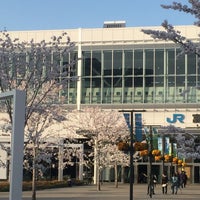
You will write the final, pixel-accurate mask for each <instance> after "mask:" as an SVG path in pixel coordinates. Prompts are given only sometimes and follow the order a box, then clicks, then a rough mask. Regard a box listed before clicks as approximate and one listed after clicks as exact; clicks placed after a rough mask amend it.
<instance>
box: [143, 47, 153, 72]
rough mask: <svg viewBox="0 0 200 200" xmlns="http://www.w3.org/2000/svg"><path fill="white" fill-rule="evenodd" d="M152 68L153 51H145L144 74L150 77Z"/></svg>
mask: <svg viewBox="0 0 200 200" xmlns="http://www.w3.org/2000/svg"><path fill="white" fill-rule="evenodd" d="M153 68H154V50H153V49H147V50H145V74H146V75H152V74H153Z"/></svg>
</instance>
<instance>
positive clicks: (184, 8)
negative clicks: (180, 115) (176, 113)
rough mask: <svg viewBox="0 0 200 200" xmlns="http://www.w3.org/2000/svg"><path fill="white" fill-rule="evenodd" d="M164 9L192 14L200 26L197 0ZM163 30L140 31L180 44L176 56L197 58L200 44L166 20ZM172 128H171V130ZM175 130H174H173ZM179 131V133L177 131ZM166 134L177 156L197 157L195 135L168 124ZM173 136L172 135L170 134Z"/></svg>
mask: <svg viewBox="0 0 200 200" xmlns="http://www.w3.org/2000/svg"><path fill="white" fill-rule="evenodd" d="M161 6H162V7H163V8H164V9H172V10H175V11H179V12H184V13H186V14H190V15H192V16H194V19H195V21H194V25H195V26H197V27H199V26H200V2H199V0H188V4H187V5H184V4H182V3H181V2H173V3H172V4H171V5H161ZM162 27H163V28H164V30H150V29H142V32H143V33H145V34H147V35H150V36H151V37H152V38H154V39H155V40H156V39H159V40H165V41H172V42H174V43H176V44H177V45H179V46H180V48H181V52H180V53H179V55H178V56H180V55H183V54H195V55H197V57H198V58H199V56H200V44H199V42H197V40H196V41H195V42H194V41H192V40H190V39H188V38H186V37H185V36H183V35H182V33H181V32H180V31H179V30H177V29H176V28H175V27H174V26H173V25H171V24H169V23H168V21H167V20H165V21H164V22H163V23H162ZM195 87H196V89H199V86H195ZM189 91H190V88H188V89H186V90H185V91H183V93H182V95H184V94H185V93H188V92H189ZM171 129H173V130H171ZM174 131H175V132H174ZM179 131H181V133H178V132H179ZM167 132H168V133H167V134H169V133H170V135H171V133H174V135H175V138H176V141H177V143H178V149H177V152H178V154H179V156H181V157H184V158H189V157H190V158H199V155H200V151H199V146H198V145H195V141H196V139H197V138H196V136H195V135H194V134H188V133H182V132H183V130H180V129H179V130H178V128H176V127H173V126H169V127H167ZM172 137H174V136H172Z"/></svg>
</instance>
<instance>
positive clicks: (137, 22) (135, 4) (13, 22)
mask: <svg viewBox="0 0 200 200" xmlns="http://www.w3.org/2000/svg"><path fill="white" fill-rule="evenodd" d="M173 1H174V0H4V1H1V11H0V30H7V31H23V30H52V29H77V28H102V27H103V23H104V21H126V26H127V27H139V26H160V25H161V23H162V22H163V21H164V20H165V19H167V20H168V22H169V23H170V24H173V25H191V24H193V23H194V21H195V19H194V17H192V16H191V15H189V14H185V13H181V12H178V11H174V10H168V9H163V8H162V7H161V6H160V5H161V4H165V5H169V4H171V3H172V2H173ZM177 1H179V2H181V3H183V4H187V3H188V0H177Z"/></svg>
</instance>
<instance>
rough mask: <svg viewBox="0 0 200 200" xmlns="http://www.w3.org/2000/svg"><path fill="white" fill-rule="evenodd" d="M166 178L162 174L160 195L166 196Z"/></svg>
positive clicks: (164, 174)
mask: <svg viewBox="0 0 200 200" xmlns="http://www.w3.org/2000/svg"><path fill="white" fill-rule="evenodd" d="M167 185H168V177H167V175H166V173H163V174H162V193H163V194H167Z"/></svg>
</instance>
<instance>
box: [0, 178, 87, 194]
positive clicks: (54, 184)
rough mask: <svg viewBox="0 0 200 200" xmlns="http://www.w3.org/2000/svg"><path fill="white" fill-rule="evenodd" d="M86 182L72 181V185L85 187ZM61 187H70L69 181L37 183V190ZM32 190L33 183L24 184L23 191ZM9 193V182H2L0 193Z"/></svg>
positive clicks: (26, 182) (0, 183)
mask: <svg viewBox="0 0 200 200" xmlns="http://www.w3.org/2000/svg"><path fill="white" fill-rule="evenodd" d="M83 184H84V182H83V181H80V180H72V185H83ZM61 187H69V184H68V181H67V180H64V181H57V180H52V181H36V190H43V189H51V188H61ZM31 190H32V182H31V181H24V182H23V191H31ZM8 191H9V182H8V181H1V182H0V192H8Z"/></svg>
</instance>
